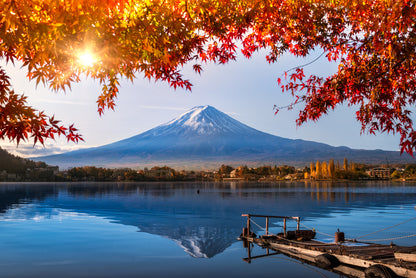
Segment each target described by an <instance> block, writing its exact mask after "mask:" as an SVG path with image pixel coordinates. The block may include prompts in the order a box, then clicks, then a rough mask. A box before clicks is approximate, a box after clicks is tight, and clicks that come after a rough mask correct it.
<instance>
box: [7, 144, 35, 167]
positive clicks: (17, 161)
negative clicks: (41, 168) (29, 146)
mask: <svg viewBox="0 0 416 278" xmlns="http://www.w3.org/2000/svg"><path fill="white" fill-rule="evenodd" d="M34 167H35V162H34V161H31V160H29V159H24V158H21V157H18V156H15V155H12V154H10V153H9V152H7V151H6V150H3V149H2V148H0V171H3V170H6V171H7V172H9V173H24V172H25V171H26V169H27V168H34Z"/></svg>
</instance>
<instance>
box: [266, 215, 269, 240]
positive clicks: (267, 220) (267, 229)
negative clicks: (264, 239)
mask: <svg viewBox="0 0 416 278" xmlns="http://www.w3.org/2000/svg"><path fill="white" fill-rule="evenodd" d="M268 235H269V217H266V236H268Z"/></svg>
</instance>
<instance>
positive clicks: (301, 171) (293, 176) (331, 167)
mask: <svg viewBox="0 0 416 278" xmlns="http://www.w3.org/2000/svg"><path fill="white" fill-rule="evenodd" d="M372 179H402V180H403V179H416V164H397V165H382V164H380V165H368V164H362V163H355V162H353V161H351V162H350V161H348V160H347V159H346V158H345V159H344V160H343V161H334V160H333V159H331V160H329V161H316V162H311V163H310V164H309V165H308V166H305V167H303V168H296V167H294V166H290V165H280V166H277V165H274V166H270V165H264V166H260V167H248V166H245V165H242V166H238V167H233V166H230V165H224V164H223V165H221V166H219V168H218V169H213V170H199V171H196V170H177V169H174V168H171V167H168V166H162V167H160V166H154V167H152V168H143V169H140V170H137V169H131V168H102V167H94V166H84V167H74V168H71V169H67V170H63V171H61V170H60V169H59V167H58V166H50V165H47V164H46V163H44V162H34V161H32V160H28V159H24V158H20V157H17V156H14V155H11V154H9V153H7V152H6V151H4V150H2V149H0V181H3V182H31V181H34V182H35V181H36V182H38V181H42V182H45V181H46V182H49V181H51V182H59V181H240V180H241V181H284V180H290V181H292V180H372Z"/></svg>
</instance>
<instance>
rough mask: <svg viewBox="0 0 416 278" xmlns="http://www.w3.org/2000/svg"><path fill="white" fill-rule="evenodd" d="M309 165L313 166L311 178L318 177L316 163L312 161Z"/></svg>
mask: <svg viewBox="0 0 416 278" xmlns="http://www.w3.org/2000/svg"><path fill="white" fill-rule="evenodd" d="M309 167H310V168H311V178H316V171H315V165H314V164H313V162H311V164H310V166H309Z"/></svg>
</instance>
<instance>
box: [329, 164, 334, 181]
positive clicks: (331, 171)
mask: <svg viewBox="0 0 416 278" xmlns="http://www.w3.org/2000/svg"><path fill="white" fill-rule="evenodd" d="M334 172H335V164H334V160H333V159H331V160H330V161H329V163H328V176H329V177H330V178H331V179H333V178H334Z"/></svg>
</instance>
